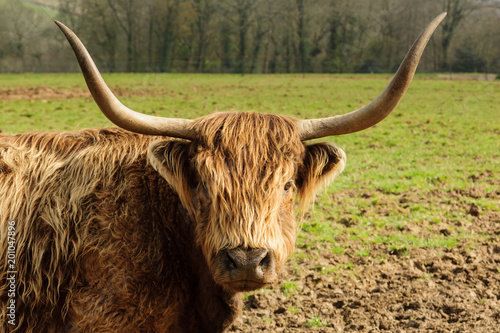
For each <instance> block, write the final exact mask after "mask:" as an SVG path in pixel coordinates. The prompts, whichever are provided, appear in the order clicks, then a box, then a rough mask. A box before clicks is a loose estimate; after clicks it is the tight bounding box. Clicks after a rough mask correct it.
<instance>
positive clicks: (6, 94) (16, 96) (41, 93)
mask: <svg viewBox="0 0 500 333" xmlns="http://www.w3.org/2000/svg"><path fill="white" fill-rule="evenodd" d="M76 97H87V98H90V93H89V92H88V91H86V90H80V89H77V88H73V89H56V88H53V87H47V86H37V87H29V88H28V87H22V88H16V89H0V100H4V101H8V100H21V99H25V100H38V99H65V98H76Z"/></svg>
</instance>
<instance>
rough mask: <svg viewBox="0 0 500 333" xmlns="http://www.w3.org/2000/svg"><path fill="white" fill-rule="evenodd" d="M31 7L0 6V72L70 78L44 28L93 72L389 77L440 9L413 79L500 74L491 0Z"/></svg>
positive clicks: (130, 1) (105, 2) (62, 54)
mask: <svg viewBox="0 0 500 333" xmlns="http://www.w3.org/2000/svg"><path fill="white" fill-rule="evenodd" d="M36 3H37V4H34V3H32V2H29V1H19V0H0V72H23V71H33V72H57V71H74V70H76V67H75V64H74V60H73V58H72V55H71V54H70V51H69V47H68V45H67V44H66V42H65V40H64V38H63V36H62V34H61V33H60V32H59V31H58V29H57V28H56V27H55V25H53V24H52V19H58V20H60V21H62V22H64V23H65V24H66V25H68V26H69V27H70V28H71V29H73V30H74V31H75V32H76V33H77V34H78V35H79V36H80V38H81V39H82V41H83V42H84V43H85V44H86V46H87V48H88V49H89V51H90V53H91V54H92V55H93V57H94V58H95V59H96V61H97V63H98V66H99V67H100V68H101V70H103V71H105V72H202V73H310V72H314V73H346V72H348V73H379V72H394V71H395V69H397V67H398V66H399V63H400V61H401V60H402V58H403V57H404V55H405V54H406V51H407V50H408V48H409V47H410V45H411V43H412V42H413V41H414V40H415V38H416V37H417V36H418V34H419V33H420V31H421V30H422V29H423V28H424V26H425V25H426V24H427V23H429V22H430V20H432V19H433V18H434V17H435V16H437V15H438V14H439V13H440V12H442V11H447V12H448V16H447V18H446V19H445V21H444V22H443V23H442V24H441V26H440V27H439V28H438V30H437V32H436V33H435V35H434V37H433V38H432V39H431V41H430V43H429V46H428V49H427V50H426V52H425V54H424V57H423V59H422V62H421V65H420V69H421V70H423V71H426V72H436V71H440V72H443V71H444V72H449V71H456V72H489V73H500V34H499V33H498V31H500V1H499V0H356V1H353V0H74V1H66V0H46V1H41V0H39V1H38V2H36ZM42 5H44V6H42Z"/></svg>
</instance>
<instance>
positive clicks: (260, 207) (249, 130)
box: [193, 112, 304, 263]
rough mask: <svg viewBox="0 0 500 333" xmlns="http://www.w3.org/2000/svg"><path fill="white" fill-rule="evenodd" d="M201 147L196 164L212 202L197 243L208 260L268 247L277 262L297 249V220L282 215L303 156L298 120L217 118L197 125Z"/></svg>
mask: <svg viewBox="0 0 500 333" xmlns="http://www.w3.org/2000/svg"><path fill="white" fill-rule="evenodd" d="M193 129H194V130H195V131H197V133H198V135H199V137H200V142H199V146H198V151H197V153H196V154H195V157H194V164H195V165H196V169H197V170H198V172H199V176H200V180H201V182H202V183H203V184H204V186H205V187H206V189H207V191H208V194H209V196H210V198H211V203H210V204H211V207H210V209H209V210H210V216H208V218H207V219H206V221H205V222H204V223H200V224H199V230H198V235H199V239H198V241H199V243H200V245H201V246H202V248H203V251H204V253H205V255H206V257H207V258H208V259H209V260H210V259H211V258H213V256H215V255H216V254H217V251H220V250H222V249H228V248H229V249H230V248H235V247H237V246H240V245H243V246H245V247H252V248H257V247H265V248H273V249H274V250H275V253H274V254H275V257H276V259H277V263H282V262H284V261H285V260H286V258H287V257H288V256H289V255H290V254H291V252H292V250H293V247H294V244H295V226H293V228H290V226H289V224H293V225H294V223H295V222H294V221H293V217H292V218H288V219H287V220H284V219H285V218H284V217H282V216H281V214H280V206H281V205H282V204H283V188H284V186H285V184H286V182H287V181H289V180H290V179H293V178H294V176H295V171H296V170H297V166H298V164H299V163H300V161H301V157H302V155H303V152H304V145H303V144H302V142H301V141H300V139H299V135H298V129H297V126H296V123H295V120H294V119H293V118H290V117H284V116H276V115H264V114H259V113H253V112H243V113H218V114H213V115H209V116H206V117H203V118H200V119H197V120H196V121H195V122H194V124H193Z"/></svg>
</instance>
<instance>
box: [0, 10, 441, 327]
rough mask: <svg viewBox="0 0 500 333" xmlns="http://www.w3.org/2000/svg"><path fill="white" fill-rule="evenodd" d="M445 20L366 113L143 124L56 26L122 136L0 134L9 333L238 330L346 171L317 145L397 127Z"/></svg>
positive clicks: (0, 267)
mask: <svg viewBox="0 0 500 333" xmlns="http://www.w3.org/2000/svg"><path fill="white" fill-rule="evenodd" d="M444 15H445V14H441V15H440V16H439V17H437V18H436V19H435V20H434V21H433V22H432V23H431V24H430V25H429V26H428V27H427V28H426V29H425V30H424V32H423V33H422V35H421V36H420V37H419V38H418V39H417V41H416V42H415V44H414V45H413V46H412V48H411V49H410V52H409V53H408V55H407V57H406V58H405V60H404V61H403V64H402V65H401V67H400V69H399V70H398V72H397V73H396V75H395V76H394V78H393V80H392V81H391V83H390V84H389V85H388V87H387V88H386V89H385V90H384V92H382V94H381V95H380V96H379V97H378V98H377V99H376V100H375V101H373V102H372V103H371V104H370V105H368V106H366V107H364V108H362V109H360V110H357V111H354V112H351V113H348V114H346V115H342V116H336V117H331V118H324V119H312V120H298V119H295V118H292V117H286V116H278V115H267V114H260V113H254V112H241V113H238V112H231V113H216V114H212V115H208V116H205V117H202V118H199V119H195V120H187V119H166V118H159V117H152V116H146V115H143V114H139V113H137V112H134V111H132V110H130V109H128V108H126V107H125V106H123V105H122V104H121V103H120V102H119V101H118V100H117V99H116V97H115V96H114V95H113V94H112V93H111V91H110V90H109V88H108V87H107V86H106V84H105V83H104V81H103V80H102V77H101V76H100V74H99V72H98V70H97V67H96V66H95V65H94V63H93V61H92V59H91V58H90V56H89V55H88V53H87V51H86V50H85V48H84V46H83V44H81V42H80V41H79V40H78V38H77V37H76V35H74V33H72V32H71V31H70V30H69V29H68V28H66V27H65V26H64V25H62V24H61V23H57V24H58V25H59V27H60V28H61V29H62V30H63V32H64V33H65V35H66V37H67V38H68V40H69V42H70V44H71V45H72V47H73V49H74V51H75V53H76V55H77V59H78V61H79V63H80V66H81V68H82V72H83V73H84V76H85V79H86V81H87V84H88V87H89V89H90V91H91V93H92V95H93V97H94V99H95V101H96V102H97V104H98V106H99V107H100V109H101V110H102V112H103V113H104V114H105V115H106V116H107V117H108V118H109V119H110V120H111V121H113V122H114V123H115V124H116V125H118V126H119V127H121V128H108V129H100V130H99V129H87V130H81V131H75V132H68V133H28V134H20V135H15V136H9V135H2V136H0V193H1V195H2V200H1V201H0V240H1V244H2V246H1V248H0V255H1V260H0V276H1V281H2V282H1V283H2V284H1V287H0V288H1V291H2V293H1V294H0V305H1V310H0V321H1V324H0V325H2V326H1V327H2V329H3V330H10V331H17V332H222V331H224V330H226V329H227V328H228V327H229V326H230V324H231V323H232V322H233V320H234V319H235V317H236V316H237V315H238V313H239V311H240V309H241V300H240V297H241V293H242V292H245V291H251V290H255V289H259V288H262V287H264V286H266V285H269V284H272V283H275V282H276V281H277V280H278V278H279V275H280V272H282V271H283V266H284V264H285V262H286V260H287V258H288V257H289V256H290V255H291V253H292V251H293V248H294V243H295V233H296V224H295V221H294V213H293V206H294V196H295V194H297V195H298V197H299V199H300V202H301V204H302V205H303V206H304V207H305V206H307V203H308V202H309V200H310V199H311V198H312V197H313V195H314V193H315V192H316V191H317V189H318V188H319V187H320V186H322V185H325V184H328V183H330V182H331V181H332V180H333V179H334V178H335V177H336V176H337V175H338V174H339V173H340V172H342V170H343V169H344V166H345V163H346V157H345V154H344V152H343V151H342V150H341V149H340V148H337V147H336V146H334V145H333V144H330V143H315V144H305V141H307V140H310V139H314V138H320V137H325V136H330V135H339V134H346V133H352V132H355V131H360V130H363V129H365V128H368V127H371V126H373V125H374V124H376V123H378V122H379V121H381V120H382V119H383V118H385V117H386V116H387V115H388V114H389V113H390V112H391V111H392V110H393V109H394V108H395V107H396V105H397V104H398V102H399V101H400V99H401V98H402V96H403V95H404V93H405V91H406V89H407V87H408V85H409V83H410V82H411V80H412V77H413V74H414V72H415V70H416V66H417V64H418V60H419V58H420V56H421V54H422V52H423V49H424V47H425V45H426V43H427V41H428V39H429V38H430V36H431V34H432V32H433V31H434V29H435V28H436V27H437V25H438V24H439V22H440V21H441V20H442V19H443V18H444ZM11 236H12V237H11ZM13 268H15V270H14V269H13ZM12 279H14V280H15V283H14V284H12V283H11V281H12ZM12 286H14V288H12ZM10 291H12V292H13V293H14V294H12V293H11V292H10ZM11 304H14V305H13V306H14V312H13V313H12V309H11V308H12V306H11ZM12 317H13V318H14V322H15V326H14V325H12V323H11V322H10V320H12V319H11V318H12Z"/></svg>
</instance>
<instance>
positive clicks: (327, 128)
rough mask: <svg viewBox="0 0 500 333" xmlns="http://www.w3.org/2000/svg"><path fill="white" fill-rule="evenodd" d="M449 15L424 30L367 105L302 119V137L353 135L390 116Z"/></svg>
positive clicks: (434, 21) (436, 19)
mask: <svg viewBox="0 0 500 333" xmlns="http://www.w3.org/2000/svg"><path fill="white" fill-rule="evenodd" d="M445 16H446V13H441V14H440V15H439V16H437V17H436V18H435V19H434V20H433V21H432V22H431V23H429V25H428V26H427V27H426V28H425V29H424V31H422V33H421V34H420V36H419V37H418V39H417V40H416V41H415V43H413V45H412V47H411V48H410V50H409V51H408V53H407V55H406V57H405V59H404V60H403V62H402V63H401V66H400V67H399V69H398V71H397V72H396V74H395V75H394V77H393V78H392V80H391V82H390V83H389V85H388V86H387V87H386V88H385V89H384V91H383V92H382V93H381V94H380V95H379V96H378V97H377V98H376V99H375V100H374V101H373V102H371V103H370V104H368V105H367V106H365V107H363V108H361V109H359V110H356V111H352V112H350V113H347V114H344V115H340V116H333V117H329V118H320V119H309V120H301V121H299V124H298V125H299V129H300V138H301V139H302V140H311V139H316V138H322V137H325V136H329V135H341V134H349V133H353V132H358V131H362V130H364V129H366V128H368V127H371V126H373V125H375V124H377V123H378V122H380V121H381V120H382V119H384V118H385V117H387V116H388V115H389V113H391V112H392V110H394V108H395V107H396V106H397V105H398V103H399V101H400V100H401V99H402V98H403V96H404V94H405V92H406V90H407V89H408V86H409V85H410V82H411V80H412V79H413V75H414V74H415V71H416V69H417V66H418V62H419V60H420V57H421V56H422V53H423V51H424V48H425V46H426V45H427V42H428V41H429V39H430V38H431V35H432V33H433V32H434V30H436V28H437V26H438V25H439V23H441V21H442V20H443V19H444V17H445Z"/></svg>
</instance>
